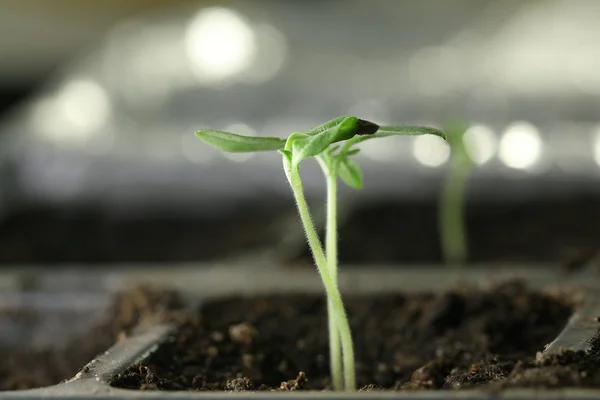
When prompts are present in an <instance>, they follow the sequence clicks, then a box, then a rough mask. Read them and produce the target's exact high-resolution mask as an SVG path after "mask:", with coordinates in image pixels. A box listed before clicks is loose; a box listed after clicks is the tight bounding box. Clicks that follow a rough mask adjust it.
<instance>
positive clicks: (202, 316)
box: [112, 281, 600, 391]
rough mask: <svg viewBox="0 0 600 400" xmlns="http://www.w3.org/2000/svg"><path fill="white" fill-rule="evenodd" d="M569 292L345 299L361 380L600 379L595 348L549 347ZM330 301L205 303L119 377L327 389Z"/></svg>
mask: <svg viewBox="0 0 600 400" xmlns="http://www.w3.org/2000/svg"><path fill="white" fill-rule="evenodd" d="M573 306H574V303H573V300H572V296H570V295H568V294H564V293H563V294H562V295H561V296H558V297H557V296H550V295H547V294H541V293H539V292H535V291H531V290H529V289H528V288H527V287H526V285H524V284H523V283H522V282H520V281H509V282H504V283H501V284H497V285H496V286H494V287H493V288H492V289H491V290H478V289H475V288H466V287H463V288H461V289H456V290H452V291H448V292H445V293H440V294H410V295H408V294H407V295H402V294H395V295H379V296H376V297H355V296H349V297H348V298H347V309H348V314H349V317H350V321H351V326H352V330H353V334H354V341H355V349H356V356H357V380H358V385H359V386H360V387H361V390H386V389H388V390H389V389H391V390H401V389H407V390H427V389H441V388H445V389H462V388H471V387H476V386H483V387H486V388H489V389H501V388H505V387H513V386H520V387H523V386H525V387H527V386H534V387H564V386H595V387H599V386H600V360H599V359H598V358H597V354H596V353H595V352H592V353H591V355H586V354H584V353H583V352H580V353H575V352H568V351H566V352H563V353H561V354H559V355H554V356H544V355H542V354H541V353H540V352H541V351H542V350H543V349H544V345H545V344H547V343H548V342H550V341H551V340H553V339H554V338H555V337H556V335H557V334H558V333H559V332H560V330H561V329H562V328H563V327H564V324H565V323H566V321H567V319H568V317H569V316H570V314H571V311H572V307H573ZM326 332H327V324H326V312H325V302H324V299H323V298H322V297H319V296H309V295H276V296H264V297H263V296H261V297H249V298H243V297H239V298H228V299H222V300H214V301H211V302H208V303H206V304H204V305H203V306H202V307H200V309H199V310H198V312H197V313H195V314H191V315H189V316H188V317H187V319H186V320H185V321H184V322H183V324H182V325H181V327H180V329H179V330H178V331H177V332H176V333H175V334H173V335H172V336H171V337H169V338H168V339H167V340H166V341H165V343H163V344H162V345H161V346H160V348H159V349H158V350H157V351H156V352H155V353H154V354H152V355H151V356H150V357H149V358H148V359H147V360H145V361H143V362H141V363H140V364H139V365H136V366H133V367H132V368H131V369H130V370H128V371H126V372H125V373H122V374H120V375H119V376H117V377H115V379H114V380H113V382H112V385H113V386H116V387H121V388H129V389H141V390H197V391H203V390H219V391H223V390H226V391H249V390H282V391H289V390H327V389H330V379H329V362H328V350H327V338H328V335H327V333H326Z"/></svg>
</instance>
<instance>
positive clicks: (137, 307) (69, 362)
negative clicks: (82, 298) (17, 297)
mask: <svg viewBox="0 0 600 400" xmlns="http://www.w3.org/2000/svg"><path fill="white" fill-rule="evenodd" d="M180 306H181V302H180V300H179V298H178V296H177V295H176V294H175V293H173V292H170V291H163V290H153V289H148V288H138V289H135V290H132V291H129V292H127V293H123V294H119V295H117V296H116V298H115V301H114V304H113V305H112V306H111V307H110V308H109V309H108V310H107V312H106V315H105V316H104V317H103V319H102V320H101V321H100V322H99V323H98V325H97V326H95V327H93V328H92V329H91V330H90V331H89V332H88V333H87V334H85V335H83V336H82V337H78V338H76V339H74V340H73V341H72V342H70V343H68V344H67V345H66V346H65V347H64V348H54V347H53V348H46V349H39V350H32V349H2V348H0V354H1V355H2V356H1V357H0V391H2V390H19V389H29V388H36V387H42V386H48V385H53V384H57V383H59V382H61V381H63V380H65V379H69V378H72V377H73V376H74V375H75V374H76V373H77V371H78V370H79V369H80V368H82V367H83V366H84V365H85V364H87V363H88V362H89V361H91V360H92V359H93V358H94V357H95V356H96V355H97V354H99V353H103V352H104V351H106V350H107V349H108V348H109V347H110V346H112V345H113V344H114V343H115V342H116V341H117V340H119V338H122V337H124V335H127V334H128V333H129V332H130V331H131V330H132V329H134V328H135V327H136V326H138V325H139V324H143V323H145V322H148V323H149V322H152V321H156V320H160V319H161V318H166V317H167V315H170V314H171V312H170V311H172V310H176V309H178V308H179V307H180ZM0 312H2V311H0ZM14 317H15V318H20V317H24V315H23V314H22V313H17V314H15V315H14Z"/></svg>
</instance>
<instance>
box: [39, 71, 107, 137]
mask: <svg viewBox="0 0 600 400" xmlns="http://www.w3.org/2000/svg"><path fill="white" fill-rule="evenodd" d="M111 115H112V106H111V102H110V98H109V96H108V93H107V92H106V90H105V89H104V88H103V87H102V86H100V85H99V84H98V83H97V82H95V81H93V80H91V79H84V78H82V79H76V80H71V81H68V82H66V83H64V84H63V85H62V87H61V88H60V89H59V90H58V92H57V94H56V95H55V96H48V97H45V98H42V99H40V100H38V101H36V102H35V103H34V105H33V107H32V110H31V115H30V117H31V122H32V125H33V128H34V130H35V132H36V134H40V135H41V136H42V137H43V138H45V139H50V140H53V141H56V142H62V143H86V142H90V141H92V139H93V138H94V136H96V135H97V134H101V133H102V132H101V128H103V127H104V126H105V125H106V124H107V122H108V121H109V119H110V118H111Z"/></svg>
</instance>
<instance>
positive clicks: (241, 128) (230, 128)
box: [223, 122, 256, 162]
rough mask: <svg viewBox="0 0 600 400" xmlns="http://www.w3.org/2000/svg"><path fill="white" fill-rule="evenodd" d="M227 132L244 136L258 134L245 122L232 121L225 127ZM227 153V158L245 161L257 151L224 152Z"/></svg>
mask: <svg viewBox="0 0 600 400" xmlns="http://www.w3.org/2000/svg"><path fill="white" fill-rule="evenodd" d="M223 130H224V131H225V132H231V133H235V134H237V135H244V136H256V131H255V130H254V129H253V128H252V127H250V126H248V125H246V124H243V123H238V122H236V123H232V124H229V125H227V126H226V127H225V128H224V129H223ZM223 154H224V155H225V157H226V158H228V159H230V160H231V161H235V162H244V161H248V160H249V159H251V158H252V157H254V155H255V153H223Z"/></svg>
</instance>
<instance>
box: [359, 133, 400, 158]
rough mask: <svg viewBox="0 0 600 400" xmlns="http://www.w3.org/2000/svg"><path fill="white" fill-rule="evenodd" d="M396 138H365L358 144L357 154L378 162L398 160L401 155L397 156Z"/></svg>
mask: <svg viewBox="0 0 600 400" xmlns="http://www.w3.org/2000/svg"><path fill="white" fill-rule="evenodd" d="M395 139H398V138H395V137H389V138H385V139H379V140H367V141H365V142H363V143H361V144H360V153H359V154H358V155H359V156H361V155H362V156H365V157H367V158H370V159H371V160H374V161H380V162H398V161H401V157H398V151H399V146H398V141H397V140H395Z"/></svg>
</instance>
